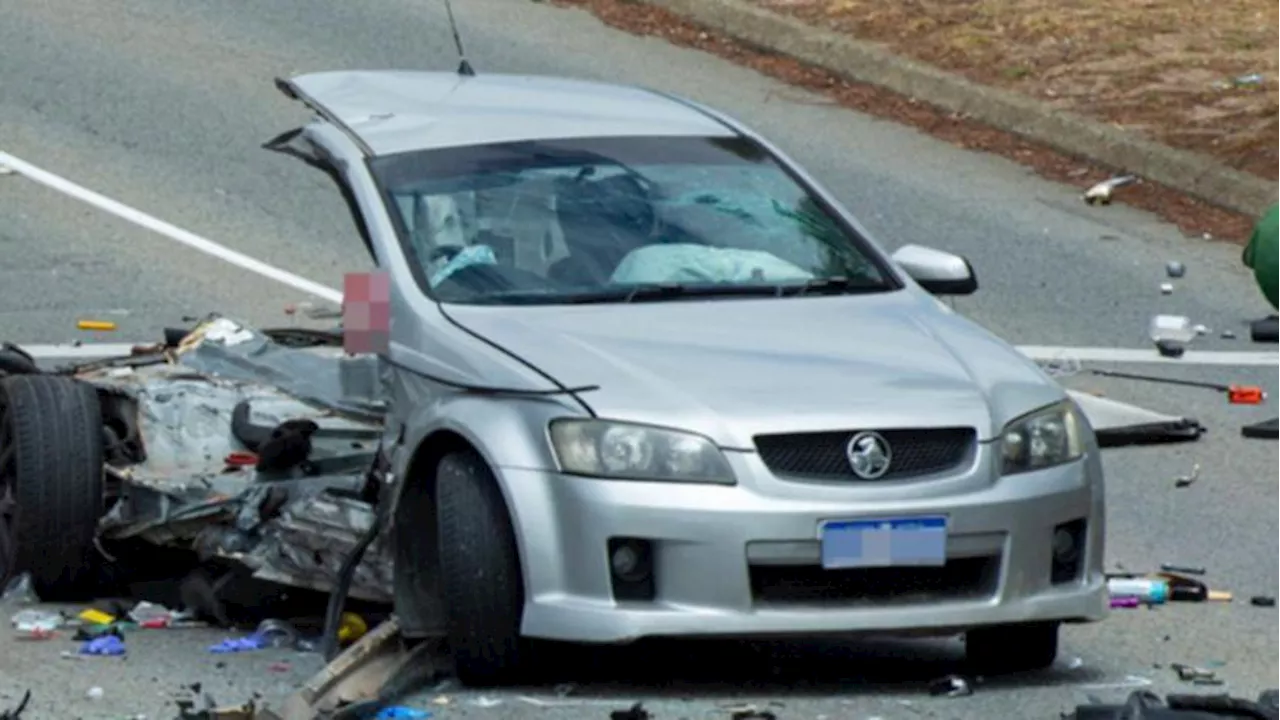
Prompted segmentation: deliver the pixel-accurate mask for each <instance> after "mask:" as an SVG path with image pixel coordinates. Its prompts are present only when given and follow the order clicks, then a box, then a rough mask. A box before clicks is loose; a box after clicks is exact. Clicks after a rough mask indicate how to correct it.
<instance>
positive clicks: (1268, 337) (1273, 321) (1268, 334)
mask: <svg viewBox="0 0 1280 720" xmlns="http://www.w3.org/2000/svg"><path fill="white" fill-rule="evenodd" d="M1249 338H1250V339H1252V340H1253V341H1254V342H1259V343H1261V342H1265V343H1273V342H1276V341H1277V339H1280V320H1277V318H1276V316H1275V315H1272V316H1270V317H1265V318H1262V319H1261V320H1254V321H1253V322H1251V323H1249Z"/></svg>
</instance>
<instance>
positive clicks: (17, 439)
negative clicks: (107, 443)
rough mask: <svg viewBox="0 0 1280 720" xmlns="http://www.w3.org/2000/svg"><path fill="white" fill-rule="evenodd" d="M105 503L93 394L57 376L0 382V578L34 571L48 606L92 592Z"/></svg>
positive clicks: (98, 409)
mask: <svg viewBox="0 0 1280 720" xmlns="http://www.w3.org/2000/svg"><path fill="white" fill-rule="evenodd" d="M103 503H104V499H103V480H102V410H101V407H100V406H99V403H98V394H97V393H96V392H95V391H94V389H93V388H92V387H90V386H88V385H86V384H84V383H81V382H77V381H75V380H72V379H71V378H66V377H62V376H58V375H13V376H10V377H6V378H4V379H3V380H2V381H0V553H4V554H3V556H0V577H2V578H4V579H5V580H6V582H7V579H8V578H10V577H13V576H16V575H17V574H19V573H23V572H28V573H31V580H32V583H33V585H34V586H35V591H36V593H37V594H39V595H40V597H41V599H46V600H60V599H77V598H78V596H79V595H80V594H82V593H84V592H87V591H89V590H91V589H92V588H93V586H94V585H95V584H96V581H97V578H98V574H97V569H98V562H97V560H98V558H97V551H96V550H95V548H94V546H93V540H94V536H95V534H96V532H97V527H98V519H99V518H100V517H101V516H102V512H103Z"/></svg>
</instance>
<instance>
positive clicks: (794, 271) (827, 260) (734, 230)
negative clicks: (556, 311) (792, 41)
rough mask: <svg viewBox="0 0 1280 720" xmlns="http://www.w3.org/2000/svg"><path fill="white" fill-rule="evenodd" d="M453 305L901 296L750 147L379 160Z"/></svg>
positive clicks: (434, 280)
mask: <svg viewBox="0 0 1280 720" xmlns="http://www.w3.org/2000/svg"><path fill="white" fill-rule="evenodd" d="M374 171H375V173H376V174H377V175H378V177H379V180H380V181H381V183H382V185H383V188H384V190H385V191H386V194H387V196H388V202H389V203H391V205H392V206H393V208H392V209H393V213H392V215H393V216H394V217H395V218H396V219H397V220H398V221H399V224H400V228H399V230H400V232H401V236H402V240H403V242H404V243H405V244H406V245H407V246H408V249H409V254H410V257H411V258H412V259H413V260H415V261H416V263H417V265H418V269H419V270H420V273H419V282H420V283H422V284H424V285H425V286H426V288H427V289H429V292H430V293H431V294H432V295H434V296H435V297H437V298H439V299H440V300H442V301H445V302H461V303H498V304H501V303H523V304H530V303H535V304H536V303H566V302H615V301H634V300H638V299H644V300H652V299H659V298H675V297H680V296H685V295H695V296H715V295H721V296H742V295H745V296H753V295H771V294H777V295H781V294H787V293H791V294H794V293H800V292H806V291H808V292H869V291H877V290H885V289H890V288H891V287H893V286H892V285H890V284H888V283H887V282H886V280H885V277H886V276H885V275H884V274H883V272H882V269H881V268H879V267H878V266H877V265H876V263H875V262H874V261H872V260H871V259H870V256H869V255H868V254H867V253H866V252H864V250H863V249H862V248H863V244H862V240H861V238H859V237H858V236H857V235H856V234H855V233H854V231H853V230H852V229H851V228H849V227H847V225H846V224H845V223H843V222H841V221H840V220H839V219H838V218H837V217H836V216H835V215H834V214H833V213H832V212H830V211H829V210H827V209H826V208H825V207H824V206H823V203H822V202H821V201H820V200H818V199H817V198H815V197H814V195H813V194H812V193H810V192H809V191H808V190H806V188H805V187H804V186H802V185H801V184H799V183H798V182H797V181H796V180H794V179H793V178H792V177H791V176H790V175H789V174H788V173H787V172H786V171H784V170H783V169H782V168H781V167H779V166H778V165H777V164H776V163H775V162H774V161H773V160H772V159H771V158H770V156H769V155H768V154H767V153H766V152H765V151H764V150H763V149H762V148H761V147H760V146H759V145H756V144H755V143H753V142H750V141H748V140H745V139H740V138H669V137H661V138H604V139H588V140H575V141H572V142H569V141H540V142H521V143H511V144H504V145H493V146H484V147H479V148H475V147H472V148H466V149H461V150H443V151H428V152H421V153H410V154H406V155H397V156H391V157H388V158H381V159H378V160H375V161H374Z"/></svg>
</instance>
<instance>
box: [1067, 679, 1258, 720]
mask: <svg viewBox="0 0 1280 720" xmlns="http://www.w3.org/2000/svg"><path fill="white" fill-rule="evenodd" d="M1221 682H1222V681H1221V680H1219V681H1217V682H1216V683H1214V682H1208V683H1201V684H1210V685H1213V684H1221ZM1277 710H1278V708H1277V703H1276V691H1275V690H1268V691H1266V692H1263V693H1261V694H1259V695H1258V700H1257V701H1256V702H1254V701H1251V700H1245V699H1244V698H1236V697H1231V696H1229V695H1181V694H1171V695H1168V696H1166V698H1165V700H1161V699H1160V697H1159V696H1158V695H1156V694H1154V693H1152V692H1151V691H1149V690H1135V691H1133V692H1132V693H1130V695H1129V697H1128V699H1127V700H1126V701H1125V702H1124V704H1122V705H1108V704H1104V703H1103V702H1102V701H1101V700H1098V699H1097V698H1089V704H1088V705H1077V706H1076V709H1075V711H1074V712H1072V713H1070V714H1067V715H1064V716H1063V718H1064V720H1086V718H1087V719H1088V720H1138V719H1139V718H1153V719H1154V718H1157V717H1159V718H1170V720H1172V719H1173V718H1177V717H1186V718H1188V720H1191V719H1192V718H1211V717H1214V718H1218V717H1220V718H1222V719H1223V720H1226V719H1227V718H1257V719H1258V720H1275V719H1276V717H1277ZM1177 711H1186V714H1185V715H1183V714H1182V713H1180V712H1177Z"/></svg>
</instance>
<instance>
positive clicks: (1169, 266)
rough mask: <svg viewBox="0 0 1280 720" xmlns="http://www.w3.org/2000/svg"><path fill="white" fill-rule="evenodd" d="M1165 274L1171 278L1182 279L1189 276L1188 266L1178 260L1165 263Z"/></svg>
mask: <svg viewBox="0 0 1280 720" xmlns="http://www.w3.org/2000/svg"><path fill="white" fill-rule="evenodd" d="M1164 272H1165V274H1166V275H1168V276H1169V277H1171V278H1180V277H1182V276H1184V275H1186V274H1187V266H1186V265H1183V264H1182V263H1180V262H1178V261H1177V260H1170V261H1169V262H1167V263H1165V265H1164Z"/></svg>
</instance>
